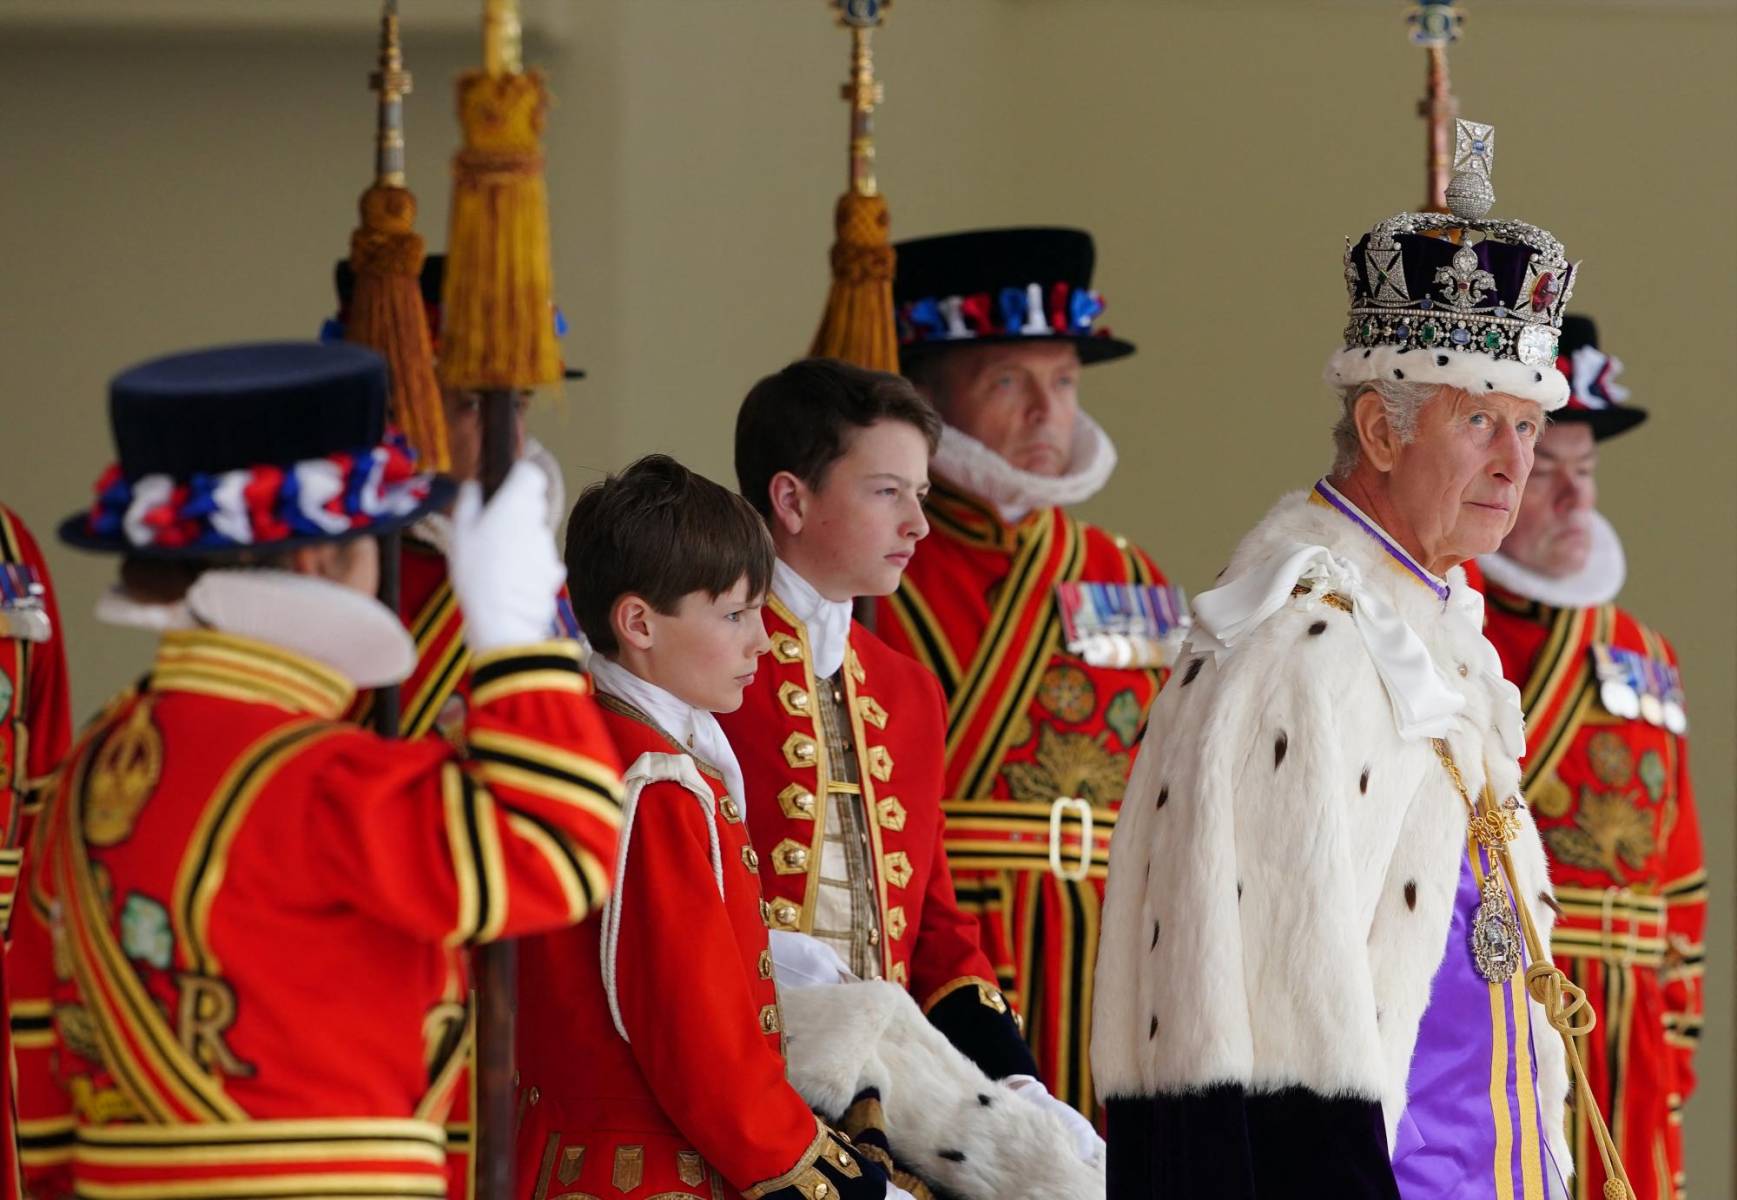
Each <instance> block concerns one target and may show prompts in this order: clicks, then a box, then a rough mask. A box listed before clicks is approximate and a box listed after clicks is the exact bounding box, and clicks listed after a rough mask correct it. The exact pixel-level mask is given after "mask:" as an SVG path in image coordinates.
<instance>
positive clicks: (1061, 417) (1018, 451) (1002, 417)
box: [930, 342, 1080, 476]
mask: <svg viewBox="0 0 1737 1200" xmlns="http://www.w3.org/2000/svg"><path fill="white" fill-rule="evenodd" d="M946 355H947V357H946V358H945V359H944V360H943V361H942V362H941V363H940V364H939V372H940V373H939V375H938V376H937V377H936V386H935V387H934V389H933V394H932V395H931V396H930V399H931V400H933V401H934V403H935V405H936V407H937V408H939V409H940V411H941V416H942V418H943V419H944V420H945V421H946V422H947V424H949V425H951V426H953V428H955V429H957V430H959V431H960V432H961V433H966V434H969V435H970V436H972V437H974V438H976V439H977V440H978V441H980V442H982V443H983V444H984V445H985V446H987V447H989V448H990V449H991V450H993V451H995V453H997V454H999V455H1000V456H1001V457H1002V458H1004V459H1006V460H1007V461H1008V462H1009V463H1011V464H1012V465H1013V466H1015V467H1018V468H1019V469H1020V470H1022V471H1030V472H1031V473H1032V474H1034V475H1051V476H1054V475H1063V474H1066V473H1067V469H1068V462H1069V459H1070V458H1071V457H1072V455H1073V444H1074V426H1075V425H1076V424H1077V423H1078V420H1079V412H1080V402H1079V395H1078V391H1077V389H1078V386H1079V377H1080V356H1079V354H1078V353H1077V352H1076V351H1075V350H1074V348H1073V344H1072V343H1070V342H1035V343H1033V344H1031V345H1001V346H962V347H959V348H957V349H952V350H948V351H946Z"/></svg>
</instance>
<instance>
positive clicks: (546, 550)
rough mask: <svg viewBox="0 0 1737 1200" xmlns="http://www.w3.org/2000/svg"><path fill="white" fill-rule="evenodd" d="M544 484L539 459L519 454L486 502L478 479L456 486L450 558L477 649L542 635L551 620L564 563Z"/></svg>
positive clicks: (466, 629)
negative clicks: (551, 528)
mask: <svg viewBox="0 0 1737 1200" xmlns="http://www.w3.org/2000/svg"><path fill="white" fill-rule="evenodd" d="M547 488H548V483H547V481H546V480H545V479H544V478H543V473H542V472H541V471H539V470H538V469H537V467H536V465H535V464H534V463H528V462H524V461H520V462H516V463H514V464H513V469H512V470H511V471H508V472H507V477H506V479H505V480H504V481H503V482H502V483H501V486H500V489H499V490H498V491H496V492H495V494H494V495H493V496H492V497H490V498H489V502H488V504H486V505H485V504H483V502H482V489H481V488H480V487H478V486H477V485H476V484H475V483H466V484H464V485H462V486H461V487H460V488H459V490H458V502H457V503H456V504H454V505H453V506H452V543H451V544H450V545H449V546H448V547H447V550H446V566H447V574H448V577H449V578H450V579H451V580H452V591H453V594H454V595H455V596H457V597H458V607H459V610H460V611H461V612H463V613H464V637H465V641H467V642H469V643H470V648H471V650H472V651H474V652H476V653H479V654H480V653H483V652H485V651H489V650H499V649H501V648H502V647H503V646H523V645H527V644H529V643H531V642H540V641H543V640H545V639H547V638H548V637H549V635H550V631H551V629H553V627H554V623H555V593H556V591H557V590H559V588H560V587H561V581H562V580H564V579H566V578H567V568H565V567H563V566H562V565H561V559H560V558H559V557H558V556H557V555H556V553H555V539H554V537H553V536H552V535H551V534H550V533H549V527H548V525H547V524H545V523H544V520H543V516H544V513H543V505H544V495H545V493H546V490H547Z"/></svg>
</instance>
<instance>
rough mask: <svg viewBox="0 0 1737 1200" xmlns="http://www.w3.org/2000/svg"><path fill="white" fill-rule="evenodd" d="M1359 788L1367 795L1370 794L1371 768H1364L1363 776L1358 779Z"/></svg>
mask: <svg viewBox="0 0 1737 1200" xmlns="http://www.w3.org/2000/svg"><path fill="white" fill-rule="evenodd" d="M1357 790H1358V791H1359V792H1362V793H1363V794H1364V795H1365V796H1367V795H1368V794H1369V768H1368V767H1364V768H1363V777H1362V778H1361V779H1359V780H1358V781H1357Z"/></svg>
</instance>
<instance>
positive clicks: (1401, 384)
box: [1333, 379, 1441, 477]
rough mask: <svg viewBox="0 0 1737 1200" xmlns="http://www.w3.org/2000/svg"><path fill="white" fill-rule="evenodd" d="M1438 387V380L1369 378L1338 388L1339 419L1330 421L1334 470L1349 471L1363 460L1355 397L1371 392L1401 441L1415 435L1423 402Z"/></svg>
mask: <svg viewBox="0 0 1737 1200" xmlns="http://www.w3.org/2000/svg"><path fill="white" fill-rule="evenodd" d="M1440 391H1441V384H1439V383H1419V382H1414V381H1412V380H1399V379H1371V380H1368V381H1367V382H1364V383H1353V384H1351V385H1349V386H1348V387H1342V388H1340V389H1339V420H1338V421H1337V422H1335V423H1334V425H1333V474H1334V476H1335V477H1338V476H1343V475H1348V474H1350V473H1351V471H1352V470H1353V469H1354V468H1355V467H1356V466H1357V464H1358V463H1359V462H1360V461H1362V458H1363V446H1362V443H1361V442H1359V441H1358V438H1357V418H1356V408H1357V397H1359V396H1361V395H1362V394H1363V393H1364V392H1374V393H1375V394H1376V395H1377V396H1380V397H1381V405H1382V407H1383V408H1384V409H1386V410H1387V423H1388V424H1389V425H1392V426H1393V431H1394V433H1396V434H1398V435H1399V441H1400V444H1401V445H1404V444H1405V443H1407V442H1409V441H1411V440H1412V439H1413V438H1415V437H1416V436H1417V418H1418V414H1419V413H1421V412H1422V411H1423V406H1424V405H1426V404H1428V403H1429V402H1430V401H1431V400H1433V399H1435V397H1436V394H1437V393H1438V392H1440Z"/></svg>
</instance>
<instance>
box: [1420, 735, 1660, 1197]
mask: <svg viewBox="0 0 1737 1200" xmlns="http://www.w3.org/2000/svg"><path fill="white" fill-rule="evenodd" d="M1432 740H1433V744H1434V746H1435V752H1436V756H1437V757H1438V758H1440V759H1441V763H1442V766H1443V767H1445V768H1447V773H1448V777H1449V778H1451V779H1452V780H1453V784H1454V790H1456V791H1457V792H1459V794H1460V799H1462V800H1464V801H1465V802H1466V809H1467V810H1468V812H1469V813H1470V815H1471V833H1472V834H1473V836H1475V837H1476V838H1477V839H1478V841H1479V842H1481V843H1483V845H1485V846H1486V847H1488V848H1489V849H1491V850H1494V851H1495V853H1496V857H1497V859H1499V860H1500V861H1501V864H1502V875H1503V877H1504V878H1505V880H1506V882H1507V886H1508V896H1509V898H1510V899H1512V900H1513V901H1514V909H1515V911H1516V912H1518V913H1519V916H1520V930H1521V933H1522V935H1523V936H1524V937H1525V939H1526V950H1527V953H1529V954H1530V955H1531V957H1532V965H1531V966H1529V967H1527V968H1526V991H1527V992H1528V994H1530V995H1531V997H1532V999H1534V1000H1536V1001H1537V1002H1538V1003H1539V1005H1540V1006H1542V1007H1543V1009H1544V1016H1545V1018H1546V1019H1547V1020H1548V1021H1549V1022H1550V1027H1551V1028H1552V1029H1554V1030H1555V1031H1556V1032H1557V1034H1558V1035H1559V1036H1560V1037H1561V1038H1562V1048H1563V1050H1564V1051H1565V1052H1566V1053H1567V1055H1568V1066H1569V1069H1570V1070H1571V1071H1573V1073H1574V1091H1575V1096H1576V1097H1577V1103H1578V1107H1579V1108H1580V1111H1581V1112H1583V1113H1585V1114H1587V1117H1588V1119H1589V1121H1590V1123H1591V1125H1592V1139H1593V1141H1594V1142H1596V1143H1597V1144H1598V1156H1599V1158H1601V1159H1603V1160H1604V1200H1635V1193H1634V1185H1633V1184H1632V1183H1630V1182H1629V1178H1628V1169H1627V1168H1626V1167H1624V1166H1623V1165H1622V1156H1621V1155H1620V1154H1619V1153H1618V1152H1617V1149H1616V1142H1615V1141H1614V1140H1613V1139H1612V1138H1611V1136H1610V1127H1609V1126H1608V1125H1606V1124H1605V1121H1604V1114H1603V1113H1602V1112H1600V1111H1599V1108H1598V1100H1597V1098H1596V1097H1595V1096H1594V1095H1593V1093H1592V1085H1591V1084H1590V1083H1589V1082H1587V1078H1586V1067H1585V1066H1584V1065H1582V1063H1581V1061H1580V1048H1579V1046H1578V1044H1577V1042H1576V1039H1577V1038H1581V1037H1584V1036H1586V1035H1587V1034H1589V1033H1591V1032H1592V1029H1593V1026H1595V1025H1596V1024H1598V1014H1597V1013H1595V1012H1593V1011H1592V1006H1591V1005H1590V1004H1588V1003H1587V1002H1586V993H1585V992H1583V991H1581V989H1580V988H1578V987H1576V986H1575V985H1574V984H1573V983H1572V982H1570V981H1569V978H1568V976H1566V975H1564V974H1563V973H1562V971H1561V970H1560V969H1559V968H1558V967H1557V966H1556V964H1555V963H1554V962H1553V961H1551V958H1550V951H1549V949H1548V948H1547V947H1546V946H1545V945H1544V944H1543V941H1542V939H1541V938H1539V936H1538V927H1537V926H1536V925H1535V924H1533V922H1532V909H1531V906H1530V905H1528V904H1526V903H1525V902H1524V901H1523V900H1522V899H1521V894H1520V884H1519V880H1518V879H1517V878H1516V877H1515V874H1514V859H1513V857H1512V856H1511V855H1510V854H1509V853H1508V842H1509V840H1510V839H1511V837H1512V836H1513V832H1514V829H1513V826H1512V825H1511V824H1510V823H1511V822H1512V821H1514V818H1513V817H1511V816H1509V815H1508V814H1506V813H1503V812H1502V811H1501V809H1500V807H1499V806H1498V805H1497V803H1496V798H1495V795H1494V794H1493V793H1492V792H1491V791H1490V785H1489V781H1488V776H1487V773H1486V778H1485V782H1484V788H1483V791H1482V792H1481V793H1480V794H1479V797H1478V800H1479V803H1478V804H1477V805H1473V803H1472V798H1471V794H1470V793H1469V792H1467V791H1466V783H1465V780H1464V779H1463V778H1462V777H1461V776H1460V769H1459V767H1458V765H1456V764H1455V762H1454V759H1453V754H1452V752H1451V751H1450V750H1449V749H1448V744H1447V742H1446V740H1444V739H1442V738H1435V739H1432Z"/></svg>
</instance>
